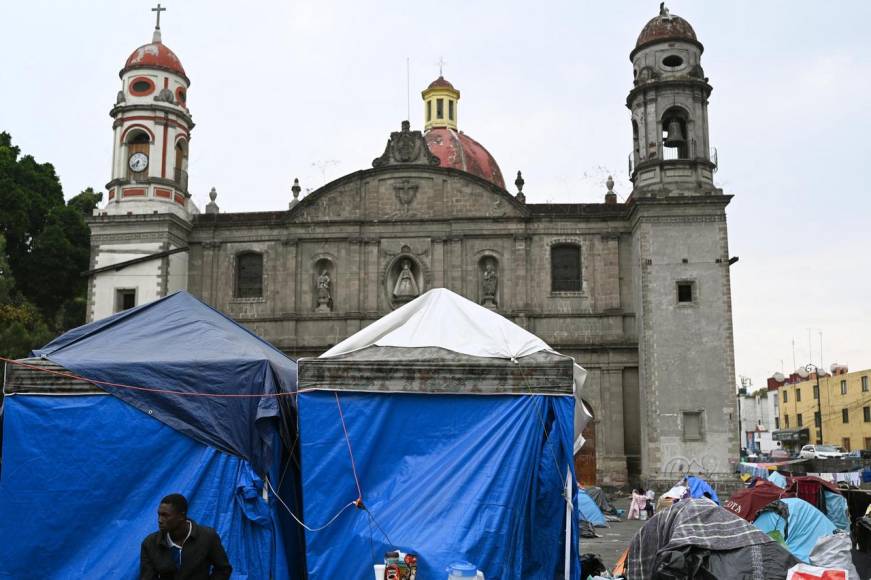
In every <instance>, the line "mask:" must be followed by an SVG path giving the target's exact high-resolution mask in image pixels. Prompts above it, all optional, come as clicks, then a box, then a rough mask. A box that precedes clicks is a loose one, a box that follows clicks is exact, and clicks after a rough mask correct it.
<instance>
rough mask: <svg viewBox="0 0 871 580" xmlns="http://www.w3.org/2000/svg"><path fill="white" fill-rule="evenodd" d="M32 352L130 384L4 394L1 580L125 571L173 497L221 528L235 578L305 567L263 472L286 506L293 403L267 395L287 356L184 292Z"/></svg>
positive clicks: (288, 381) (294, 479) (288, 365)
mask: <svg viewBox="0 0 871 580" xmlns="http://www.w3.org/2000/svg"><path fill="white" fill-rule="evenodd" d="M34 354H35V355H37V356H41V357H44V358H47V359H49V360H51V361H52V362H54V363H57V364H59V365H61V366H62V367H64V368H66V369H68V370H69V371H71V372H73V373H74V374H76V375H79V376H81V377H84V378H86V379H91V380H98V381H107V382H111V383H116V384H117V385H126V386H117V385H115V386H113V385H107V384H105V383H97V386H98V387H99V388H101V389H103V390H105V391H107V392H108V393H110V394H111V395H114V396H107V395H102V394H101V395H94V394H86V395H81V394H66V395H64V394H62V392H61V393H52V395H51V396H46V395H43V394H39V393H38V391H39V389H38V388H37V394H24V393H15V394H14V395H9V396H7V397H6V398H5V401H4V406H5V409H4V424H3V430H4V433H3V439H2V441H3V456H2V457H3V471H2V473H0V577H5V576H9V577H14V578H85V577H86V578H132V577H135V576H136V571H137V570H138V563H139V544H140V542H141V541H142V540H143V539H144V537H145V536H146V535H147V534H149V533H151V532H153V531H155V530H156V528H157V518H156V510H157V505H158V503H159V501H160V499H161V498H162V497H163V496H165V495H167V494H169V493H173V492H181V493H183V494H185V495H186V496H187V497H188V499H189V501H190V515H191V517H192V518H193V519H195V520H196V521H198V522H200V523H202V524H204V525H207V526H211V527H215V528H217V530H218V532H219V533H220V534H221V536H222V538H223V541H224V544H225V546H226V547H227V550H228V553H229V556H230V560H231V563H232V565H233V566H234V568H235V570H234V578H236V577H238V578H249V577H250V578H268V577H270V575H271V576H272V577H275V578H287V577H290V578H298V577H301V576H300V575H299V574H300V573H301V570H302V568H303V548H302V546H301V537H299V536H296V535H295V531H296V528H295V527H294V526H293V525H287V515H286V514H285V513H284V512H282V511H280V508H279V507H278V505H279V504H278V502H277V501H276V498H275V497H274V496H273V495H272V494H271V493H270V494H268V496H269V499H268V501H267V500H264V499H263V493H264V489H263V487H264V482H263V480H262V478H263V477H265V476H266V475H267V474H269V475H270V481H272V482H273V486H274V487H275V488H281V489H282V490H285V491H286V492H287V493H286V495H285V494H283V495H284V501H285V502H286V503H288V504H290V506H291V508H293V509H297V508H296V502H295V500H294V496H295V494H296V490H297V489H298V478H299V473H298V470H297V469H296V468H295V467H294V465H295V464H294V463H293V462H292V461H288V449H287V448H286V447H284V446H282V445H281V438H280V433H281V432H282V431H285V432H286V431H288V428H287V427H286V425H287V424H288V423H290V424H291V425H292V420H293V410H292V408H291V406H290V403H289V401H288V399H289V397H276V396H270V395H275V394H276V393H279V392H283V393H289V392H292V391H295V389H296V363H295V362H294V361H292V360H290V359H288V358H287V357H285V356H284V355H283V354H282V353H281V352H280V351H278V350H276V349H275V348H274V347H272V346H271V345H270V344H269V343H267V342H265V341H263V340H261V339H260V338H258V337H256V336H255V335H254V334H252V333H251V332H249V331H248V330H246V329H245V328H243V327H242V326H240V325H238V324H236V323H235V322H233V321H232V320H230V319H229V318H227V317H225V316H224V315H222V314H221V313H219V312H217V311H216V310H214V309H212V308H211V307H209V306H207V305H206V304H203V303H202V302H200V301H199V300H197V299H195V298H194V297H192V296H190V295H189V294H187V293H185V292H178V293H175V294H172V295H170V296H168V297H166V298H163V299H160V300H157V301H155V302H151V303H149V304H146V305H143V306H140V307H138V308H134V309H131V310H127V311H124V312H122V313H119V314H116V315H114V316H112V317H109V318H106V319H103V320H100V321H98V322H95V323H92V324H88V325H85V326H82V327H79V328H77V329H74V330H72V331H70V332H68V333H66V334H64V335H62V336H60V337H58V338H57V339H55V340H54V341H52V342H51V343H49V344H48V345H47V346H46V347H44V348H43V349H40V350H38V351H35V353H34ZM55 378H56V377H55ZM37 383H38V381H37ZM131 387H132V388H131ZM166 391H170V392H166ZM202 395H207V396H202ZM215 395H218V396H215ZM221 395H232V396H230V397H227V396H221ZM238 395H242V396H238ZM264 395H265V396H264Z"/></svg>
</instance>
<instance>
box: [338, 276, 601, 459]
mask: <svg viewBox="0 0 871 580" xmlns="http://www.w3.org/2000/svg"><path fill="white" fill-rule="evenodd" d="M369 346H392V347H412V348H420V347H440V348H444V349H446V350H450V351H453V352H457V353H460V354H466V355H470V356H480V357H493V358H505V359H511V360H516V359H518V358H521V357H524V356H527V355H530V354H533V353H535V352H539V351H542V350H545V351H550V352H556V351H554V350H553V349H552V348H550V346H548V345H547V343H546V342H544V341H543V340H541V339H540V338H538V337H537V336H535V335H534V334H532V333H531V332H529V331H527V330H526V329H524V328H521V327H520V326H518V325H516V324H514V323H513V322H511V321H510V320H508V319H507V318H505V317H504V316H501V315H499V314H497V313H496V312H493V311H492V310H489V309H487V308H484V307H483V306H480V305H478V304H475V303H474V302H472V301H471V300H467V299H466V298H463V297H462V296H460V295H459V294H455V293H454V292H451V291H450V290H448V289H446V288H434V289H433V290H430V291H428V292H426V293H425V294H423V295H422V296H419V297H417V298H416V299H414V300H412V301H411V302H409V303H408V304H406V305H404V306H402V307H401V308H398V309H396V310H394V311H393V312H391V313H390V314H388V315H387V316H384V317H383V318H380V319H379V320H376V321H375V322H373V323H372V324H370V325H369V326H367V327H366V328H364V329H362V330H361V331H359V332H357V333H356V334H354V335H352V336H350V337H348V338H346V339H345V340H343V341H342V342H340V343H339V344H337V345H336V346H334V347H333V348H331V349H330V350H328V351H327V352H325V353H324V354H322V355H321V357H333V356H339V355H342V354H347V353H350V352H354V351H357V350H360V349H363V348H366V347H369ZM574 368H575V370H574V384H575V385H574V386H575V389H574V390H575V401H576V404H575V411H576V415H577V417H578V418H579V419H580V421H577V420H576V422H575V428H576V433H575V452H577V450H578V449H580V447H581V445H583V442H584V440H583V438H582V437H580V430H583V428H584V426H585V425H586V423H587V421H588V420H589V419H590V418H591V417H590V414H589V412H588V411H587V410H586V409H585V408H584V405H583V403H582V402H581V388H582V387H583V386H584V382H585V381H586V379H587V371H585V370H584V369H583V368H581V367H580V366H579V365H577V364H575V367H574Z"/></svg>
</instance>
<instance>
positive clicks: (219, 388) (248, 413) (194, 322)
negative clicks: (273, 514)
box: [34, 292, 296, 475]
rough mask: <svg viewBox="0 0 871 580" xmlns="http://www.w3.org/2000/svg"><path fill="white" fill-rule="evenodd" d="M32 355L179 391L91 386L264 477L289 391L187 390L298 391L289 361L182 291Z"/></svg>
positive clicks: (83, 371)
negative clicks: (241, 461)
mask: <svg viewBox="0 0 871 580" xmlns="http://www.w3.org/2000/svg"><path fill="white" fill-rule="evenodd" d="M34 354H35V355H36V356H45V357H47V358H48V359H49V360H51V361H53V362H55V363H57V364H59V365H61V366H63V367H65V368H67V369H69V370H71V371H73V372H74V373H76V374H78V375H81V376H83V377H85V378H89V379H97V380H101V381H108V382H112V383H119V384H125V385H132V386H141V387H147V388H152V389H169V390H172V391H178V392H180V393H181V394H178V395H176V394H167V393H158V392H150V391H143V390H136V389H126V388H120V387H113V386H108V385H103V384H100V385H98V386H99V387H100V388H102V389H104V390H106V391H108V392H109V393H111V394H113V395H115V396H116V397H118V398H120V399H122V400H123V401H125V402H126V403H128V404H130V405H133V406H134V407H136V408H137V409H139V410H141V411H143V412H145V413H148V414H149V415H151V416H153V417H154V418H155V419H158V420H160V421H162V422H164V423H166V424H167V425H169V426H170V427H172V428H173V429H175V430H176V431H178V432H180V433H183V434H185V435H187V436H189V437H192V438H193V439H196V440H197V441H200V442H202V443H205V444H207V445H210V446H212V447H215V448H216V449H219V450H221V451H225V452H227V453H230V454H233V455H237V456H239V457H241V458H243V459H246V460H247V461H249V462H250V463H251V464H252V465H253V466H254V468H255V470H256V471H257V472H258V473H259V474H261V475H263V474H265V473H266V472H267V470H268V468H269V464H270V460H271V459H272V458H273V457H274V453H273V450H272V449H271V445H272V444H273V441H274V437H273V436H272V435H273V433H274V431H275V429H276V426H277V425H279V422H278V420H277V418H278V417H280V416H283V417H285V418H289V416H290V415H291V412H290V411H289V410H288V409H289V407H288V405H289V402H287V399H289V398H290V397H285V398H283V399H282V400H281V401H279V400H278V399H277V398H276V397H248V398H213V397H202V396H185V395H190V394H192V393H212V394H226V393H239V394H249V395H251V394H260V393H263V394H274V393H277V392H279V391H281V392H290V391H294V390H295V389H296V363H295V362H294V361H292V360H291V359H289V358H287V357H286V356H285V355H284V354H282V353H281V352H280V351H279V350H277V349H275V347H273V346H272V345H270V344H269V343H268V342H266V341H264V340H262V339H260V338H258V337H257V336H256V335H254V334H253V333H251V332H250V331H248V330H247V329H245V328H244V327H242V326H240V325H239V324H237V323H236V322H234V321H233V320H231V319H229V318H227V317H226V316H224V315H223V314H221V313H220V312H218V311H217V310H214V309H213V308H211V307H210V306H208V305H206V304H204V303H202V302H200V301H199V300H197V299H196V298H194V297H193V296H191V295H190V294H188V293H187V292H176V293H175V294H171V295H169V296H167V297H166V298H162V299H160V300H156V301H154V302H150V303H148V304H145V305H143V306H139V307H137V308H133V309H131V310H125V311H124V312H120V313H118V314H115V315H114V316H110V317H109V318H105V319H102V320H99V321H97V322H93V323H91V324H86V325H84V326H80V327H79V328H75V329H73V330H71V331H69V332H67V333H65V334H63V335H61V336H59V337H58V338H56V339H55V340H53V341H51V342H50V343H49V344H47V345H46V346H45V347H43V348H42V349H40V350H37V351H34Z"/></svg>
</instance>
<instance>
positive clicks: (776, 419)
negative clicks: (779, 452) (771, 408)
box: [774, 417, 780, 429]
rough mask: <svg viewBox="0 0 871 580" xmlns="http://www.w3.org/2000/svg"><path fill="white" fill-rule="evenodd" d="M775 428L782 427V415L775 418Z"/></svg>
mask: <svg viewBox="0 0 871 580" xmlns="http://www.w3.org/2000/svg"><path fill="white" fill-rule="evenodd" d="M774 428H775V429H780V417H775V418H774Z"/></svg>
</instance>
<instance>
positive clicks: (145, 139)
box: [127, 130, 151, 179]
mask: <svg viewBox="0 0 871 580" xmlns="http://www.w3.org/2000/svg"><path fill="white" fill-rule="evenodd" d="M150 152H151V139H150V138H149V136H148V133H146V132H145V131H142V130H135V131H131V132H130V134H129V135H128V136H127V171H128V176H129V178H130V179H145V178H146V177H148V155H149V153H150ZM137 154H139V155H138V156H139V157H141V156H142V155H144V156H145V159H146V161H145V163H144V164H143V163H142V161H139V162H138V164H136V165H135V166H136V167H142V170H140V171H136V170H135V169H134V168H133V167H131V166H130V165H131V162H130V159H131V158H132V157H133V156H134V155H137Z"/></svg>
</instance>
